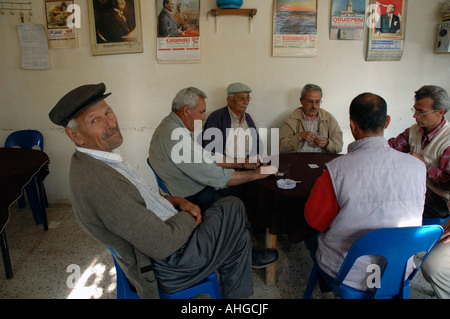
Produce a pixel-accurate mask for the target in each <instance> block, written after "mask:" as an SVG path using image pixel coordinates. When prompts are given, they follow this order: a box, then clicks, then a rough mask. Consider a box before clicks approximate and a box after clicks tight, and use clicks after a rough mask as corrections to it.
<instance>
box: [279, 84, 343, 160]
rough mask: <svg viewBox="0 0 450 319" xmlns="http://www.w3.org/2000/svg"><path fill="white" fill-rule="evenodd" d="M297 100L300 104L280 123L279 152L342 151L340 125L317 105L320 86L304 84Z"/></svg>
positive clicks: (320, 97)
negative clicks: (281, 124)
mask: <svg viewBox="0 0 450 319" xmlns="http://www.w3.org/2000/svg"><path fill="white" fill-rule="evenodd" d="M300 103H301V105H302V107H299V108H297V109H295V111H294V112H292V114H291V115H290V116H289V117H288V118H287V119H286V121H284V123H283V126H282V127H281V130H280V152H281V153H289V152H325V153H339V152H341V151H342V145H343V140H342V131H341V128H340V127H339V124H338V122H337V121H336V119H335V118H334V116H333V115H331V113H329V112H327V111H325V110H324V109H321V108H320V105H321V104H322V88H321V87H320V86H318V85H315V84H307V85H305V86H304V87H303V89H302V92H301V97H300Z"/></svg>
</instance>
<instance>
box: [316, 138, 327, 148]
mask: <svg viewBox="0 0 450 319" xmlns="http://www.w3.org/2000/svg"><path fill="white" fill-rule="evenodd" d="M328 142H329V141H328V139H327V138H326V137H318V138H317V139H316V140H315V141H314V144H316V145H317V146H319V147H320V148H324V147H325V146H327V145H328Z"/></svg>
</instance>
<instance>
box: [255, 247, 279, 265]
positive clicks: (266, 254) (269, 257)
mask: <svg viewBox="0 0 450 319" xmlns="http://www.w3.org/2000/svg"><path fill="white" fill-rule="evenodd" d="M277 260H278V250H276V249H273V248H264V249H255V248H253V249H252V267H253V268H265V267H267V266H269V265H270V264H273V263H274V262H276V261H277Z"/></svg>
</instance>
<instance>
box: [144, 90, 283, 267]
mask: <svg viewBox="0 0 450 319" xmlns="http://www.w3.org/2000/svg"><path fill="white" fill-rule="evenodd" d="M205 112H206V94H205V93H204V92H203V91H201V90H199V89H198V88H194V87H188V88H185V89H182V90H181V91H179V92H178V93H177V95H176V96H175V98H174V99H173V102H172V112H171V113H170V114H169V115H168V116H167V117H166V118H164V119H163V120H162V121H161V123H160V124H159V126H158V127H157V128H156V130H155V132H154V133H153V137H152V140H151V142H150V148H149V162H150V164H151V166H152V168H153V169H154V170H155V172H156V173H157V174H158V175H159V177H160V178H161V179H162V180H163V182H164V184H165V185H166V187H167V189H168V190H169V192H170V193H171V194H172V195H174V196H180V197H183V198H186V199H187V200H189V201H190V202H192V203H194V204H196V205H198V206H199V207H200V209H201V211H202V212H205V211H207V209H208V207H210V206H211V205H213V204H214V203H215V202H216V201H218V200H220V199H221V198H225V197H227V196H230V195H234V196H238V197H239V196H240V194H241V191H242V186H241V185H242V184H243V183H246V182H250V181H253V180H258V179H264V178H266V177H267V176H269V175H271V174H274V173H276V169H275V168H274V167H268V166H267V165H264V166H260V167H258V168H255V169H254V170H246V171H242V170H237V169H238V168H244V167H245V168H251V167H252V165H254V164H255V163H235V162H231V163H227V162H226V161H217V158H218V157H217V156H216V155H213V154H212V153H211V152H208V151H207V150H205V149H203V148H202V146H201V145H200V144H199V143H198V142H197V139H195V138H194V137H193V136H192V135H191V134H192V133H193V132H194V127H195V125H196V123H195V122H196V121H197V125H199V124H200V127H201V122H202V121H203V120H205ZM199 133H201V129H200V132H199ZM219 157H220V158H223V157H222V156H221V155H220V156H219ZM252 258H253V267H255V268H262V267H266V266H268V265H270V264H271V263H273V262H275V261H276V260H277V259H278V252H277V251H276V250H273V249H261V250H257V249H254V250H253V253H252Z"/></svg>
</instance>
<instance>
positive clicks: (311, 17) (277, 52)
mask: <svg viewBox="0 0 450 319" xmlns="http://www.w3.org/2000/svg"><path fill="white" fill-rule="evenodd" d="M272 56H274V57H316V56H317V1H316V0H273V43H272Z"/></svg>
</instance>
